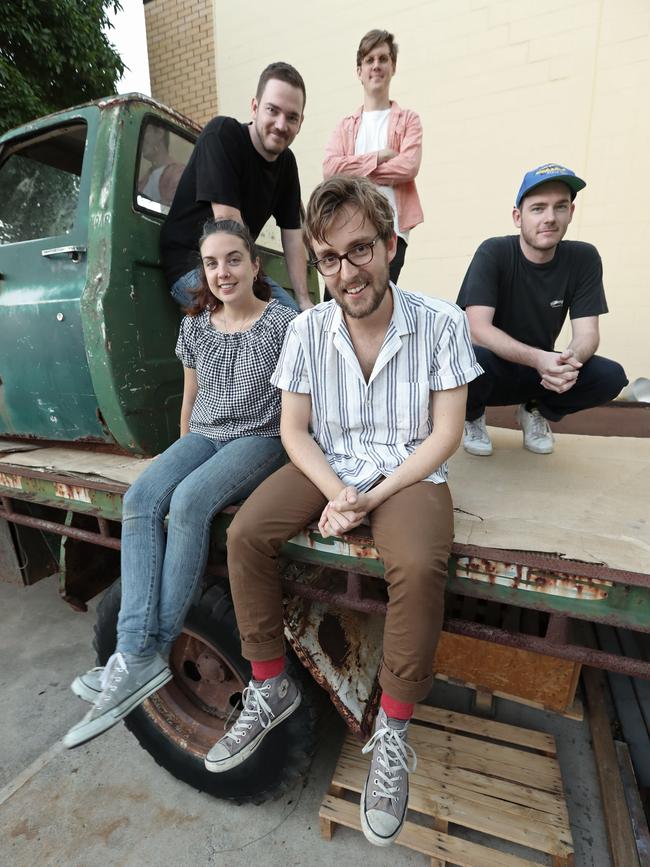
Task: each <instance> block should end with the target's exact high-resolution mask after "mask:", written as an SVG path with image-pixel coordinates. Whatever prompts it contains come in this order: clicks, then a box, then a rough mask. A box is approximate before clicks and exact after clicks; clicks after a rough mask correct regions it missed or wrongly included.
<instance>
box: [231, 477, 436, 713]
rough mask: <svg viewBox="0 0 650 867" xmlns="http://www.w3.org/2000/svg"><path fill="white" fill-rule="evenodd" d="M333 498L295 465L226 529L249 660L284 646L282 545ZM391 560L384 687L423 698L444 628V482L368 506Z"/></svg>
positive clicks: (403, 696)
mask: <svg viewBox="0 0 650 867" xmlns="http://www.w3.org/2000/svg"><path fill="white" fill-rule="evenodd" d="M325 503H326V498H325V497H324V496H323V495H322V494H321V492H320V491H319V490H318V488H316V486H315V485H313V484H312V483H311V482H310V481H309V479H308V478H307V477H306V476H305V475H303V473H302V472H300V470H299V469H297V467H295V466H294V465H293V464H291V463H289V464H286V465H285V466H284V467H282V468H281V469H280V470H278V471H277V472H276V473H274V474H273V475H272V476H269V478H268V479H266V480H265V481H264V482H262V484H261V485H260V486H259V487H258V488H257V490H256V491H254V492H253V494H252V495H251V496H250V497H249V498H248V499H247V500H246V502H245V503H244V505H243V506H242V508H241V509H240V510H239V512H238V513H237V515H236V516H235V519H234V521H233V522H232V524H231V525H230V528H229V530H228V570H229V573H230V586H231V590H232V595H233V600H234V603H235V612H236V614H237V622H238V624H239V631H240V634H241V640H242V653H243V655H244V656H245V657H246V659H249V660H254V661H264V660H267V659H275V658H277V657H279V656H282V654H283V653H284V640H283V616H282V587H281V582H280V576H279V573H278V571H277V566H276V558H277V555H278V551H279V549H280V547H281V545H282V544H283V543H284V542H286V541H287V540H288V539H290V538H291V537H292V536H295V535H296V533H298V532H299V531H300V530H302V529H303V528H304V527H305V526H306V525H307V524H308V523H309V522H310V521H313V520H314V519H315V518H318V517H320V514H321V512H322V510H323V508H324V507H325ZM370 525H371V529H372V533H373V536H374V540H375V544H376V546H377V549H378V551H379V553H380V555H381V557H382V559H383V561H384V573H385V579H386V582H387V584H388V609H387V612H386V624H385V626H384V661H383V665H382V670H381V673H380V676H379V683H380V685H381V688H382V689H383V690H384V692H386V693H387V694H388V695H389V696H391V697H392V698H394V699H396V700H397V701H403V702H417V701H421V700H422V699H423V698H425V697H426V696H427V694H428V692H429V690H430V689H431V684H432V680H433V678H432V674H431V671H432V663H433V656H434V653H435V649H436V644H437V643H438V638H439V636H440V630H441V628H442V616H443V607H444V588H445V581H446V577H447V560H448V557H449V551H450V548H451V542H452V537H453V507H452V503H451V495H450V493H449V489H448V487H447V485H444V484H443V485H435V484H433V483H432V482H417V483H416V484H414V485H411V486H410V487H408V488H404V489H403V490H401V491H398V492H397V493H396V494H394V495H393V496H392V497H390V498H389V499H388V500H386V501H385V502H384V503H382V504H381V506H378V507H377V508H376V509H375V510H374V511H373V512H372V513H371V514H370Z"/></svg>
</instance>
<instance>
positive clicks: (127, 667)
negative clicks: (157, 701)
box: [63, 653, 172, 748]
mask: <svg viewBox="0 0 650 867" xmlns="http://www.w3.org/2000/svg"><path fill="white" fill-rule="evenodd" d="M171 679H172V673H171V671H170V670H169V666H168V665H167V663H166V662H165V661H164V660H163V659H161V658H160V656H158V654H155V656H147V657H144V658H143V657H138V656H131V655H130V654H122V653H114V654H113V656H111V658H110V659H109V660H108V662H107V663H106V667H105V668H104V671H103V672H102V676H101V687H102V691H101V692H100V693H99V695H98V696H97V698H96V699H95V701H94V702H93V705H92V707H91V708H90V710H89V711H88V713H87V714H86V716H85V717H84V718H83V719H82V720H81V722H78V723H77V724H76V725H74V726H72V728H71V729H70V730H69V731H68V733H67V734H66V736H65V737H64V738H63V744H64V746H66V747H68V748H70V747H78V746H79V744H83V743H85V742H86V741H89V740H90V739H91V738H94V737H97V735H100V734H102V733H103V732H105V731H107V729H110V728H112V726H114V725H115V723H117V722H119V721H120V720H121V719H123V718H124V717H125V716H126V715H127V714H129V713H131V711H132V710H133V709H134V708H135V707H137V706H138V705H139V704H142V702H143V701H144V700H145V699H146V698H149V696H150V695H153V693H154V692H157V691H158V690H159V689H160V687H161V686H164V684H166V683H167V682H168V681H170V680H171Z"/></svg>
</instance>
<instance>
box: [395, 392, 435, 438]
mask: <svg viewBox="0 0 650 867" xmlns="http://www.w3.org/2000/svg"><path fill="white" fill-rule="evenodd" d="M430 394H431V388H430V386H429V383H428V381H426V382H398V383H397V429H398V432H399V440H400V441H401V442H410V441H412V440H422V439H424V438H425V437H426V436H428V434H429V400H430Z"/></svg>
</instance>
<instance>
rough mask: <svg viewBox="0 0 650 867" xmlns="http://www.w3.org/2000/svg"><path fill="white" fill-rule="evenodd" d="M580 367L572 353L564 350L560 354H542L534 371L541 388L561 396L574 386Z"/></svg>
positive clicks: (579, 362) (570, 350) (580, 363)
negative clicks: (538, 378) (536, 373)
mask: <svg viewBox="0 0 650 867" xmlns="http://www.w3.org/2000/svg"><path fill="white" fill-rule="evenodd" d="M581 367H582V362H581V361H578V359H577V358H576V356H575V353H574V351H573V350H572V349H565V350H564V351H563V352H560V353H558V352H542V353H541V356H540V362H539V364H538V365H537V368H536V369H537V372H538V373H539V375H540V376H541V377H542V379H541V385H542V387H543V388H546V389H548V390H549V391H556V392H557V393H558V394H563V393H564V392H565V391H568V390H569V389H570V388H571V387H572V386H574V385H575V383H576V380H577V379H578V373H579V372H580V368H581Z"/></svg>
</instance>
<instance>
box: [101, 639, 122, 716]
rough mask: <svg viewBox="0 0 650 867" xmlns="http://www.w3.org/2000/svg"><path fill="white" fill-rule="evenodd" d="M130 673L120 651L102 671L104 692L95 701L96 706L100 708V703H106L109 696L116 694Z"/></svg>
mask: <svg viewBox="0 0 650 867" xmlns="http://www.w3.org/2000/svg"><path fill="white" fill-rule="evenodd" d="M128 673H129V669H128V668H127V665H126V660H125V659H124V657H123V656H122V654H121V653H120V652H119V651H118V652H117V653H114V654H113V655H112V656H111V657H110V658H109V660H108V662H107V663H106V665H105V666H104V670H103V671H102V676H101V678H100V681H99V685H100V686H101V689H102V691H101V692H100V694H99V695H98V696H97V698H96V699H95V706H97V707H98V706H99V705H100V703H102V702H105V701H106V700H107V699H108V698H109V694H110V693H111V692H115V690H116V689H117V687H118V685H119V683H120V682H121V680H122V678H123V677H124V675H125V674H128Z"/></svg>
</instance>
